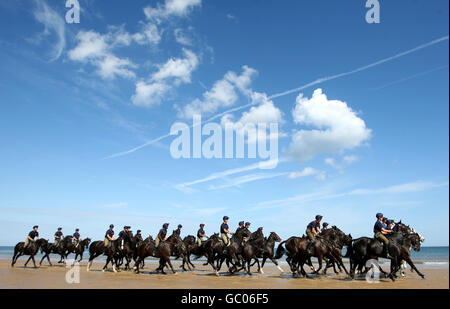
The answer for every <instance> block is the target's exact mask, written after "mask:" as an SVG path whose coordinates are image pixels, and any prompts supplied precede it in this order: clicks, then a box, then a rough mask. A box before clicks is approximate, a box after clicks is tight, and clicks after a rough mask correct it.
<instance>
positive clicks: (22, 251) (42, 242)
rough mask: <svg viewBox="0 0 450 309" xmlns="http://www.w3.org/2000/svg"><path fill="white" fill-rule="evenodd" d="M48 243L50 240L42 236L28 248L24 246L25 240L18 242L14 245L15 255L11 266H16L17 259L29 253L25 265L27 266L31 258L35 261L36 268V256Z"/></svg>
mask: <svg viewBox="0 0 450 309" xmlns="http://www.w3.org/2000/svg"><path fill="white" fill-rule="evenodd" d="M47 244H48V240H46V239H42V238H40V239H38V240H36V241H34V242H32V243H30V244H29V245H28V246H27V247H26V248H24V245H25V242H23V241H22V242H19V243H17V244H16V246H15V247H14V255H13V257H12V261H11V267H14V264H16V262H17V259H18V258H19V257H21V256H22V255H29V256H30V257H29V258H28V260H27V261H26V262H25V265H24V267H27V264H28V262H29V261H30V259H31V260H32V261H33V265H34V267H35V268H36V267H37V266H36V262H35V260H34V256H35V255H36V253H38V251H39V249H42V248H43V247H46V246H47Z"/></svg>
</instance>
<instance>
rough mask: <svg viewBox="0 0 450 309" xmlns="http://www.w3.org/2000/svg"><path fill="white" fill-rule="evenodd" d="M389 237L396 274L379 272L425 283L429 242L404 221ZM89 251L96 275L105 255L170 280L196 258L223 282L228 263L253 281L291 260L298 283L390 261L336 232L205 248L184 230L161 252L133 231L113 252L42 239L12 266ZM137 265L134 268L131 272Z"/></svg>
mask: <svg viewBox="0 0 450 309" xmlns="http://www.w3.org/2000/svg"><path fill="white" fill-rule="evenodd" d="M386 237H387V238H388V239H389V241H390V244H389V246H388V250H389V254H390V256H391V260H390V261H391V263H390V271H389V272H385V271H384V270H383V269H381V267H379V266H378V267H379V270H380V271H381V272H382V273H383V274H384V275H385V276H386V277H388V278H390V279H391V280H393V281H395V278H396V277H397V273H398V272H399V271H400V272H402V268H401V265H402V263H404V262H406V263H408V264H409V265H410V266H411V270H414V271H416V272H417V274H418V275H419V276H421V277H422V278H424V275H423V274H422V273H421V272H420V271H419V270H418V269H417V268H416V266H415V265H414V263H413V262H412V260H411V256H410V250H411V249H413V250H415V251H419V250H420V245H421V242H423V241H424V239H423V237H422V236H421V235H420V234H418V233H417V232H416V231H415V230H414V229H413V228H411V227H409V226H407V225H405V224H403V223H402V222H401V221H400V222H398V223H396V224H395V226H394V229H393V233H391V234H388V235H386ZM277 242H280V244H279V245H278V247H277V249H276V250H275V243H277ZM344 247H346V253H345V255H344V256H343V255H342V251H343V248H344ZM87 248H89V254H90V256H89V261H88V263H87V271H89V270H90V268H91V266H92V263H93V260H94V259H95V258H97V257H98V256H102V255H104V256H106V263H105V265H104V266H103V269H102V270H103V271H105V270H106V269H107V267H108V265H109V263H111V264H112V269H113V271H114V272H117V271H119V270H120V267H121V266H122V265H123V267H124V270H133V271H134V272H136V273H139V272H140V270H141V269H142V268H143V267H144V265H145V263H144V261H145V259H146V258H147V257H154V258H157V259H159V266H158V268H157V269H156V272H161V273H163V274H166V272H165V269H166V268H167V269H169V268H170V270H171V271H172V272H173V273H174V274H176V271H175V269H174V267H173V265H172V263H171V257H172V258H174V259H180V260H181V261H182V263H181V265H180V267H181V268H182V269H183V270H184V271H191V270H193V269H194V268H195V266H194V264H193V263H192V261H191V257H194V259H198V258H200V257H205V258H206V262H205V263H204V265H210V266H211V267H212V269H213V271H214V273H215V274H216V275H217V276H218V275H219V271H220V270H221V268H222V266H223V263H224V262H225V264H226V266H227V268H228V272H229V273H230V274H233V273H236V272H239V271H241V270H243V271H244V272H246V273H247V274H249V275H251V274H252V273H251V267H252V266H253V265H255V264H257V267H258V270H257V271H258V272H260V273H264V271H263V267H264V264H265V262H266V261H267V260H268V259H269V260H270V261H272V263H273V264H275V266H276V267H277V268H278V269H279V270H280V271H281V272H283V269H282V268H281V267H280V266H279V264H278V261H277V260H278V259H280V258H282V257H283V255H286V262H287V263H288V264H289V267H290V270H291V272H292V275H293V276H295V277H297V276H300V277H307V273H306V271H305V269H304V265H305V264H306V265H308V266H309V267H310V268H311V270H312V273H313V274H317V275H319V274H326V271H327V269H328V268H331V267H332V268H333V270H334V272H335V273H336V274H338V273H340V272H342V270H343V271H344V272H345V273H346V274H347V275H348V277H350V278H352V279H353V278H354V277H355V274H356V273H367V272H368V271H369V270H370V268H371V267H372V266H371V265H368V261H369V262H370V261H372V260H378V258H382V257H384V252H383V251H384V249H383V244H382V243H381V242H380V241H379V240H376V239H373V238H369V237H361V238H357V239H353V238H352V236H351V235H350V234H345V233H344V232H342V231H341V230H340V229H339V228H337V227H336V226H333V227H332V228H329V229H326V230H323V231H322V233H320V234H319V235H317V237H316V240H315V241H314V242H313V243H310V241H309V240H308V238H307V237H305V236H302V237H296V236H293V237H290V238H289V239H287V240H285V241H282V239H281V238H280V237H279V236H278V235H277V233H275V232H271V233H270V235H269V236H268V237H265V236H264V234H263V228H258V229H257V230H256V231H255V232H253V233H251V232H250V231H249V230H247V229H242V230H239V231H238V232H236V233H234V234H233V235H232V237H231V238H230V239H229V244H228V245H227V244H225V242H224V241H223V240H222V238H221V237H220V235H219V234H217V233H215V234H213V235H211V236H210V237H209V238H208V239H207V240H205V241H203V242H202V243H201V245H199V244H198V243H197V241H196V238H195V237H194V236H192V235H189V236H186V237H184V238H183V239H182V238H181V237H180V230H178V229H177V230H174V231H173V232H172V234H171V235H170V236H169V237H168V238H167V239H166V240H165V241H161V242H160V243H159V245H158V246H156V245H155V240H154V239H153V238H152V237H151V236H149V237H147V238H146V239H142V238H141V237H139V236H137V235H133V233H132V232H131V231H128V232H126V233H121V235H120V236H119V237H118V238H117V239H115V240H112V241H111V242H110V244H109V245H108V246H105V245H104V242H103V241H101V240H99V241H94V242H92V243H90V239H89V238H86V239H84V240H82V241H81V242H80V243H79V244H78V245H74V243H73V241H72V237H71V236H66V237H65V238H64V239H62V240H61V241H60V242H59V244H58V245H57V246H55V245H54V244H52V243H49V242H48V240H45V239H38V240H36V241H35V242H33V243H31V244H30V245H29V246H28V247H27V248H26V249H25V250H24V243H23V242H21V243H18V244H17V245H16V246H15V249H14V256H13V259H12V266H14V264H15V263H16V261H17V258H18V257H20V256H22V255H29V256H30V257H29V258H28V260H27V262H26V263H25V266H26V265H27V264H28V262H29V261H30V259H31V260H32V261H33V264H34V266H35V267H36V263H35V260H34V256H35V255H36V254H37V253H38V251H39V250H40V251H41V252H42V253H43V256H42V258H41V261H40V263H39V265H41V264H42V261H43V260H44V259H45V258H47V260H48V262H49V264H50V265H51V262H50V258H49V254H50V253H55V254H59V255H60V256H61V259H60V261H59V263H66V260H67V256H68V255H69V254H70V253H74V254H75V260H76V259H77V257H78V256H80V259H79V260H78V262H79V261H81V260H82V258H83V252H84V250H85V249H87ZM313 257H315V258H317V261H318V264H319V266H318V268H317V269H315V267H314V266H313V264H312V262H311V258H313ZM343 257H347V258H349V261H350V264H349V270H347V268H346V267H345V265H344V263H343V260H342V259H343ZM260 260H261V261H260ZM133 261H134V265H133V266H131V263H132V262H133ZM322 268H323V272H322V273H320V270H322Z"/></svg>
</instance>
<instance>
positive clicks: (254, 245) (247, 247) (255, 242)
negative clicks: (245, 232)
mask: <svg viewBox="0 0 450 309" xmlns="http://www.w3.org/2000/svg"><path fill="white" fill-rule="evenodd" d="M262 230H263V228H262V227H260V228H258V230H257V231H256V232H254V233H252V234H251V235H250V237H249V239H248V240H247V241H246V242H245V244H244V248H243V250H242V259H243V261H244V263H243V268H244V269H245V264H247V269H246V272H247V274H248V275H251V272H250V262H251V260H252V259H254V260H255V262H254V263H257V264H258V271H259V272H261V274H263V273H264V272H263V270H262V268H261V265H260V264H259V259H258V257H259V256H261V255H262V254H263V249H262V248H263V246H264V242H265V239H264V234H263V232H262ZM254 263H253V264H254Z"/></svg>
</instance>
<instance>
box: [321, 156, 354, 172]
mask: <svg viewBox="0 0 450 309" xmlns="http://www.w3.org/2000/svg"><path fill="white" fill-rule="evenodd" d="M358 160H359V158H358V157H357V156H355V155H349V156H344V157H343V158H342V162H341V163H338V162H336V160H335V159H334V158H326V159H325V164H327V165H329V166H331V167H334V168H335V169H337V170H339V171H341V172H343V170H344V168H345V167H347V166H349V165H351V164H353V163H355V162H356V161H358Z"/></svg>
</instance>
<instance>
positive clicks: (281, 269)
mask: <svg viewBox="0 0 450 309" xmlns="http://www.w3.org/2000/svg"><path fill="white" fill-rule="evenodd" d="M269 259H270V260H271V261H272V263H274V264H275V266H276V267H277V268H278V270H279V271H281V272H282V273H284V270H283V268H281V267H280V265H278V261H277V260H275V259H274V258H273V257H269ZM263 266H264V261H263V265H261V267H263Z"/></svg>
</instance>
